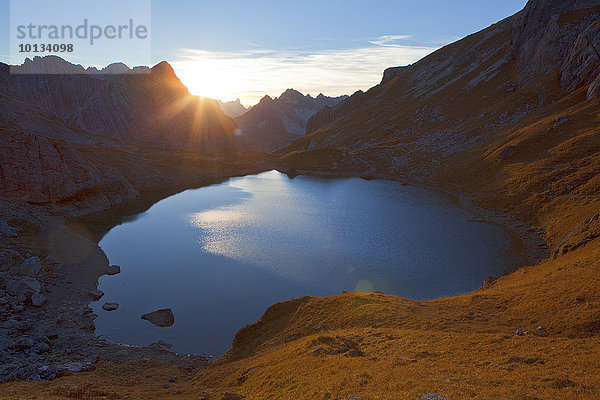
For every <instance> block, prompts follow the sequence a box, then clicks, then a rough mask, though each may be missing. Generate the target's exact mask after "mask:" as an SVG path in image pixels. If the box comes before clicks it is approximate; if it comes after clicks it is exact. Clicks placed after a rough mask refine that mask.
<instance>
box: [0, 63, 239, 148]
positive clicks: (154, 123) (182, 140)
mask: <svg viewBox="0 0 600 400" xmlns="http://www.w3.org/2000/svg"><path fill="white" fill-rule="evenodd" d="M124 67H125V66H124V65H122V64H113V65H112V66H109V67H107V68H106V69H105V70H103V71H99V72H97V73H87V72H86V71H85V70H83V68H82V67H81V66H75V65H72V64H70V63H68V62H66V61H64V60H61V59H57V57H47V58H39V57H37V58H36V59H34V60H33V61H27V62H26V63H25V64H23V66H20V67H16V68H15V67H13V69H16V70H17V71H20V72H22V73H23V74H10V73H9V67H8V66H7V65H0V94H1V95H3V97H4V98H5V99H10V100H11V102H15V103H19V104H20V105H19V106H18V107H17V106H16V105H15V106H13V107H10V106H8V107H6V108H3V109H2V110H1V111H0V119H5V120H9V121H7V122H9V123H11V124H12V125H17V126H22V127H23V130H24V131H25V132H27V133H43V134H47V135H54V136H56V137H57V138H60V139H64V135H63V133H62V132H54V130H53V129H49V127H48V126H47V124H43V123H42V126H39V128H38V129H36V124H34V123H32V121H31V120H30V119H29V118H28V116H27V115H21V116H19V115H15V113H14V109H15V108H21V109H22V108H30V109H31V108H35V109H37V110H39V111H40V112H41V113H43V114H46V115H47V117H49V118H50V119H53V120H54V121H55V122H57V123H59V124H63V125H65V126H69V127H72V128H73V129H74V130H83V131H85V132H88V133H90V134H94V135H99V136H104V137H106V138H110V139H113V140H117V141H120V142H125V143H140V144H143V145H147V146H152V147H157V148H173V149H189V150H195V151H199V152H204V153H222V152H232V151H236V150H237V149H238V144H237V140H236V138H235V132H236V130H237V126H236V124H235V122H234V121H233V120H231V119H230V118H229V117H227V116H225V115H224V114H223V113H222V112H221V110H220V108H219V107H218V104H217V103H216V102H215V101H213V100H210V99H201V98H198V97H196V96H192V95H191V94H190V93H189V92H188V90H187V88H186V87H185V86H183V84H182V83H181V81H180V80H179V79H178V78H177V76H176V75H175V73H174V71H173V69H172V68H171V66H170V65H169V64H167V63H166V62H163V63H161V64H158V65H157V66H155V67H154V68H152V69H151V70H149V73H133V72H132V71H129V73H122V72H124V70H123V68H124ZM48 71H54V74H44V72H48ZM56 71H64V72H65V73H67V72H68V73H69V74H56ZM13 72H14V71H13ZM137 72H139V71H137ZM32 125H33V126H32ZM75 136H77V135H75Z"/></svg>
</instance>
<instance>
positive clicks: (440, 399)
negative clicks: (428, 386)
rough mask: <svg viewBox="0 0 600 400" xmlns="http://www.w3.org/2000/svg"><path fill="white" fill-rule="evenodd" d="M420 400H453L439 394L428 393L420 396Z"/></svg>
mask: <svg viewBox="0 0 600 400" xmlns="http://www.w3.org/2000/svg"><path fill="white" fill-rule="evenodd" d="M419 400H452V399H451V398H450V397H445V396H442V395H439V394H437V393H426V394H423V395H421V396H419Z"/></svg>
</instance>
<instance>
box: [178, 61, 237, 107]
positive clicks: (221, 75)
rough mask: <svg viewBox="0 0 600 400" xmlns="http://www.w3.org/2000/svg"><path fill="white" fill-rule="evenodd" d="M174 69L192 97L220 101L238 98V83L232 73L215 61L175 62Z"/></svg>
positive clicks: (229, 69) (228, 68)
mask: <svg viewBox="0 0 600 400" xmlns="http://www.w3.org/2000/svg"><path fill="white" fill-rule="evenodd" d="M174 69H175V72H176V74H177V76H178V77H179V78H180V79H181V81H182V82H183V84H184V85H185V86H186V87H187V88H188V89H189V91H190V93H191V94H193V95H197V96H203V97H210V98H212V99H216V100H222V101H232V100H235V99H237V98H239V97H240V87H239V84H240V81H239V80H238V79H237V78H236V77H235V74H234V71H232V70H231V68H230V67H228V66H225V65H222V63H219V62H216V61H215V60H206V62H204V61H182V62H177V63H175V65H174ZM232 74H233V75H232Z"/></svg>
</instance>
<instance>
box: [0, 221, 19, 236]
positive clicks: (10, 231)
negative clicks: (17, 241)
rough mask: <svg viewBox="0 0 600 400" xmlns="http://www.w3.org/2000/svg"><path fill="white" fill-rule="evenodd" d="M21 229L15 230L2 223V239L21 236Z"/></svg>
mask: <svg viewBox="0 0 600 400" xmlns="http://www.w3.org/2000/svg"><path fill="white" fill-rule="evenodd" d="M19 231H20V229H19V228H13V227H12V226H10V225H8V224H7V223H6V222H5V221H0V237H6V238H13V237H17V236H18V235H19Z"/></svg>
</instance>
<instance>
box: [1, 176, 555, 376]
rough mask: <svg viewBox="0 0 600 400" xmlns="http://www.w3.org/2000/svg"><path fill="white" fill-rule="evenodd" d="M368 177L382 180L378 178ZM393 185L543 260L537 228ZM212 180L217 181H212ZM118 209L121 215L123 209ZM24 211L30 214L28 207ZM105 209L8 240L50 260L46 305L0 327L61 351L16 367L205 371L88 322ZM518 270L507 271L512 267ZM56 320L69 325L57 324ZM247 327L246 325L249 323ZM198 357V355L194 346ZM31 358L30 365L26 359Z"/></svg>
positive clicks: (143, 201)
mask: <svg viewBox="0 0 600 400" xmlns="http://www.w3.org/2000/svg"><path fill="white" fill-rule="evenodd" d="M303 173H304V171H303ZM309 174H311V173H309ZM312 175H316V176H323V177H329V178H339V177H356V176H360V174H350V173H348V174H333V173H330V174H326V173H312ZM373 178H374V179H389V178H386V177H383V176H377V177H373ZM224 179H228V178H224ZM392 180H395V181H400V182H403V183H405V184H410V185H414V186H417V187H421V188H425V189H427V190H430V191H435V192H437V193H439V194H441V195H443V196H444V197H445V198H447V199H450V200H451V201H452V202H454V203H455V204H457V205H459V206H460V207H461V208H464V209H466V210H469V211H470V212H472V213H474V214H476V215H477V216H478V218H481V220H482V221H485V222H486V223H490V224H494V225H498V226H502V227H503V228H504V229H506V230H507V231H509V232H511V236H512V237H513V248H514V250H515V251H517V252H520V253H522V254H523V255H524V256H525V257H523V260H522V263H521V265H535V264H536V263H537V262H539V261H541V260H542V259H543V258H544V257H545V254H546V251H545V248H544V242H543V241H542V240H541V238H540V237H539V235H538V234H537V231H535V230H533V229H531V228H530V227H529V226H528V225H527V224H525V223H523V222H521V221H518V220H516V219H514V218H511V217H509V216H507V215H506V214H503V213H502V212H497V211H493V210H488V209H484V208H482V207H479V206H477V205H475V204H474V203H473V202H472V201H471V200H470V199H469V198H468V196H466V195H465V194H462V193H459V192H457V191H449V190H446V189H441V188H436V187H433V186H431V185H424V184H422V183H420V182H415V181H407V180H399V179H392ZM212 183H217V181H213V182H212ZM194 187H195V185H194ZM183 190H185V189H183ZM178 191H179V190H176V191H169V192H164V191H161V192H157V193H150V194H149V195H148V196H147V197H145V198H140V199H138V200H136V201H135V202H133V203H132V204H130V205H129V206H130V208H129V210H131V212H132V215H134V214H136V213H138V212H141V211H144V210H145V209H146V208H147V207H148V206H150V205H151V204H154V203H155V202H156V201H158V200H160V199H162V198H165V197H168V196H170V195H172V194H175V193H176V192H178ZM118 207H119V208H120V209H121V210H122V207H123V206H121V205H120V206H118ZM23 211H24V212H27V211H29V212H30V211H31V210H27V209H25V210H23ZM108 211H109V210H108ZM106 212H107V211H104V212H102V211H100V212H97V211H94V212H93V213H90V214H86V215H83V216H80V217H78V218H76V219H73V220H71V221H68V220H67V219H65V218H61V217H59V216H52V215H49V214H46V213H44V212H39V210H38V212H33V213H32V217H33V218H34V219H35V220H36V221H37V225H36V226H35V227H31V228H32V229H31V231H25V232H24V233H23V234H22V235H20V236H19V237H17V238H16V240H14V242H13V244H14V248H15V249H18V250H17V251H19V252H20V253H21V254H24V253H26V254H32V255H36V256H38V257H40V258H41V259H43V260H51V261H50V262H49V263H48V264H49V268H48V271H47V272H46V274H45V275H44V277H43V279H44V280H45V281H46V280H47V282H46V284H45V285H44V287H43V289H42V293H43V295H44V296H46V298H47V305H45V306H44V307H43V308H42V309H36V308H34V307H28V308H27V309H26V310H25V312H23V313H21V314H19V315H17V316H16V318H13V319H11V320H9V323H8V324H6V323H5V326H6V325H10V323H11V322H10V321H12V320H14V321H17V322H18V321H24V322H26V323H27V322H28V321H35V325H36V328H35V329H32V330H31V331H29V332H27V334H28V335H29V336H32V337H35V338H40V337H44V336H46V337H48V336H49V335H47V333H48V332H50V336H51V337H52V338H53V339H51V340H50V342H49V344H50V345H51V346H52V349H53V351H56V352H59V353H61V354H63V355H62V356H60V357H58V358H57V359H49V358H47V357H45V356H43V355H42V356H41V357H36V356H34V357H29V358H23V362H24V363H30V364H33V365H39V367H36V368H41V367H44V366H49V368H52V366H53V365H57V369H58V370H60V371H62V372H60V373H65V372H67V371H68V370H69V368H70V369H71V370H73V371H78V370H87V369H90V368H93V366H94V365H95V363H96V360H97V359H98V358H102V359H103V360H105V361H110V362H130V361H142V360H153V361H157V362H163V363H168V364H177V365H180V366H181V367H186V368H191V369H193V370H197V369H198V368H203V367H205V366H206V365H207V362H208V360H207V359H204V358H202V357H199V356H197V357H191V356H189V355H178V354H174V353H171V352H169V351H168V350H167V349H157V348H148V347H138V346H130V345H125V346H123V345H118V344H110V343H107V342H105V341H104V340H102V339H100V338H98V337H97V336H96V335H95V332H94V327H95V325H94V319H95V317H96V316H95V315H94V314H93V313H92V310H91V309H90V308H89V305H90V301H92V299H91V298H90V295H89V293H90V292H91V291H92V290H94V289H96V288H97V285H98V279H99V278H100V277H101V276H102V275H104V274H106V273H107V271H108V267H109V262H108V259H107V258H106V256H105V254H104V253H103V252H102V250H101V249H100V248H99V247H98V240H99V239H100V238H101V237H102V235H103V232H106V231H107V230H109V229H110V228H111V227H112V226H114V225H112V224H118V223H119V221H118V220H111V219H110V218H109V219H108V220H104V221H102V222H103V223H102V224H100V225H98V226H96V228H95V229H87V227H86V225H85V224H82V223H81V221H86V220H87V221H90V219H92V220H93V219H95V218H97V217H98V216H99V215H102V214H104V213H106ZM90 217H91V218H90ZM521 265H515V266H514V267H515V269H517V268H518V267H520V266H521ZM510 272H512V271H507V273H510ZM496 278H497V277H496ZM482 285H483V282H482ZM17 318H18V319H17ZM58 321H68V322H67V323H61V324H59V325H57V322H58ZM251 322H252V321H248V323H251ZM198 353H202V351H201V349H199V351H198ZM34 360H35V362H33V361H34ZM52 370H53V369H52Z"/></svg>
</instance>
